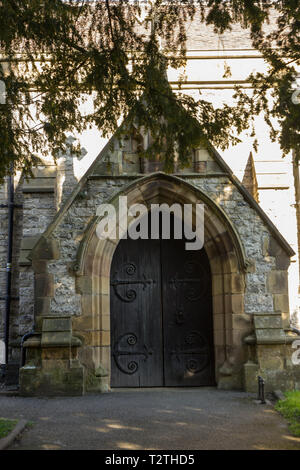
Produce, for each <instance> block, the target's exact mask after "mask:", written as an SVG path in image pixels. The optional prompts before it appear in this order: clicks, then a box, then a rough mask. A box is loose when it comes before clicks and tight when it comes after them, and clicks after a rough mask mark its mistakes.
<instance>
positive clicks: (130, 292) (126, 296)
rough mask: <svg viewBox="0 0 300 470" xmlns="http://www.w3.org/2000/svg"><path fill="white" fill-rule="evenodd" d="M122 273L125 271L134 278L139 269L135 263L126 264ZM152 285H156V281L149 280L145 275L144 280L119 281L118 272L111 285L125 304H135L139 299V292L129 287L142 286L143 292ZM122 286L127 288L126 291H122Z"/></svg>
mask: <svg viewBox="0 0 300 470" xmlns="http://www.w3.org/2000/svg"><path fill="white" fill-rule="evenodd" d="M121 271H124V272H125V274H128V276H133V275H134V274H135V273H136V271H137V267H136V265H135V264H134V263H126V264H125V265H124V266H123V267H122V268H121ZM151 284H155V281H154V280H153V279H147V278H146V276H145V274H143V275H142V279H119V274H118V272H116V273H115V278H114V279H113V280H112V281H111V283H110V285H111V286H112V287H113V289H114V292H115V294H116V296H117V297H118V298H119V299H120V300H122V301H123V302H133V301H134V300H135V299H136V297H137V291H136V290H135V289H133V288H132V287H127V286H132V285H142V286H143V290H145V289H146V287H147V286H148V285H151ZM120 286H125V289H123V291H120Z"/></svg>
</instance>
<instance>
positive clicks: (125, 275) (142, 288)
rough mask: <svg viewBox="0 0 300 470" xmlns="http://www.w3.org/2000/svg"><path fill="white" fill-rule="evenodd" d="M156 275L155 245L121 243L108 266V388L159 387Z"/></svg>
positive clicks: (160, 361)
mask: <svg viewBox="0 0 300 470" xmlns="http://www.w3.org/2000/svg"><path fill="white" fill-rule="evenodd" d="M149 242H150V243H149ZM160 276H161V270H160V242H159V240H136V241H134V240H131V239H128V240H122V241H121V242H120V243H119V245H118V247H117V249H116V252H115V255H114V258H113V261H112V266H111V349H112V351H111V352H112V361H111V367H112V371H111V386H112V387H150V386H162V385H163V353H162V331H163V329H162V314H161V279H160Z"/></svg>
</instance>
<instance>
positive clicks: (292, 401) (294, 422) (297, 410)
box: [275, 391, 300, 437]
mask: <svg viewBox="0 0 300 470" xmlns="http://www.w3.org/2000/svg"><path fill="white" fill-rule="evenodd" d="M284 395H285V397H286V398H285V400H280V401H278V402H277V403H276V405H275V409H276V410H277V411H279V413H281V414H282V415H283V416H284V417H285V418H286V419H287V420H288V422H289V425H290V426H289V429H290V431H291V433H292V434H293V435H294V436H297V437H300V391H293V392H286V393H285V394H284Z"/></svg>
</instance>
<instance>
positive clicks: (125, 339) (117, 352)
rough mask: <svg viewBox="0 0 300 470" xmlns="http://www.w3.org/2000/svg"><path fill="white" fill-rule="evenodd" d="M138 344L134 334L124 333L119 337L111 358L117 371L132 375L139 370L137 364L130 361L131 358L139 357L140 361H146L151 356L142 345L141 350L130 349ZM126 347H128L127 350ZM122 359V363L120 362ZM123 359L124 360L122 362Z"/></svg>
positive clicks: (149, 351) (150, 352) (134, 361)
mask: <svg viewBox="0 0 300 470" xmlns="http://www.w3.org/2000/svg"><path fill="white" fill-rule="evenodd" d="M137 342H138V338H137V336H136V335H135V334H134V333H125V334H124V335H122V336H120V338H119V339H118V341H117V342H116V344H115V348H114V351H113V357H114V360H115V363H116V365H117V367H118V369H119V370H120V371H121V372H124V374H128V375H132V374H134V373H135V372H137V371H138V369H139V362H140V361H139V362H137V361H136V360H131V358H132V356H135V358H136V357H140V360H144V361H146V360H147V359H148V357H149V356H151V355H152V351H151V350H149V349H148V348H147V346H146V345H145V344H144V346H143V350H136V349H131V348H132V347H134V346H135V345H136V344H137ZM126 345H129V346H130V349H129V350H127V348H126ZM122 359H123V361H122ZM124 359H125V360H124Z"/></svg>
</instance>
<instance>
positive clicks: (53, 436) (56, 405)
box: [0, 387, 300, 450]
mask: <svg viewBox="0 0 300 470" xmlns="http://www.w3.org/2000/svg"><path fill="white" fill-rule="evenodd" d="M254 399H255V396H254V395H249V394H246V393H243V392H233V391H221V390H217V389H216V388H209V387H207V388H201V389H197V388H189V389H178V388H173V389H172V388H169V389H168V388H165V389H140V390H136V389H135V390H128V389H127V390H114V391H113V392H112V393H107V394H102V395H89V396H84V397H76V398H50V399H45V398H21V397H4V396H0V409H1V412H0V415H1V416H3V417H7V418H19V419H21V418H23V419H27V420H30V421H32V422H33V423H34V424H33V426H32V427H31V428H30V429H29V430H26V431H25V432H24V434H23V435H22V438H21V440H20V441H19V442H17V443H15V444H14V445H13V446H12V447H11V449H12V450H16V449H17V450H22V449H33V450H35V449H45V450H50V449H55V450H56V449H95V450H96V449H104V450H116V449H132V450H134V449H136V450H139V449H151V450H162V449H164V450H172V449H180V450H194V449H199V450H202V449H228V450H229V449H298V450H300V439H299V438H294V437H293V436H291V435H290V433H289V432H288V429H287V424H286V422H285V420H284V419H283V418H282V417H281V416H280V415H279V414H278V413H276V412H275V411H274V410H273V408H272V407H271V406H270V405H260V404H257V403H255V400H254Z"/></svg>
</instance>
